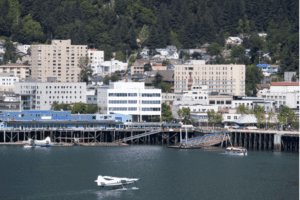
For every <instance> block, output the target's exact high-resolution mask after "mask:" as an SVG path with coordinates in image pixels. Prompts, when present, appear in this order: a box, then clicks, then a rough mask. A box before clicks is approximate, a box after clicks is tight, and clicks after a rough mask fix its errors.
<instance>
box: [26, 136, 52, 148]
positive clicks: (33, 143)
mask: <svg viewBox="0 0 300 200" xmlns="http://www.w3.org/2000/svg"><path fill="white" fill-rule="evenodd" d="M23 144H24V147H25V148H34V147H50V146H53V143H52V142H51V139H50V137H46V139H44V140H32V139H28V140H27V141H25V142H23Z"/></svg>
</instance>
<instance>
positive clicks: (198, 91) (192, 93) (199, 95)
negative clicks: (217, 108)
mask: <svg viewBox="0 0 300 200" xmlns="http://www.w3.org/2000/svg"><path fill="white" fill-rule="evenodd" d="M207 89H208V87H207V85H193V86H192V90H186V91H183V97H191V98H193V99H195V100H196V101H197V103H198V104H202V105H208V91H207Z"/></svg>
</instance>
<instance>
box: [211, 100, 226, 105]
mask: <svg viewBox="0 0 300 200" xmlns="http://www.w3.org/2000/svg"><path fill="white" fill-rule="evenodd" d="M225 102H226V104H227V105H231V101H225ZM209 104H221V105H224V101H215V100H210V101H209Z"/></svg>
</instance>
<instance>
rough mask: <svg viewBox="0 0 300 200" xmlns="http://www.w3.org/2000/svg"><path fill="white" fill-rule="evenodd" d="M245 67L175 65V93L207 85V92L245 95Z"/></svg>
mask: <svg viewBox="0 0 300 200" xmlns="http://www.w3.org/2000/svg"><path fill="white" fill-rule="evenodd" d="M245 77H246V70H245V65H201V64H193V65H175V76H174V82H175V88H174V92H175V93H182V92H183V91H184V90H191V88H192V86H193V85H207V86H208V88H207V90H208V92H223V93H228V94H231V95H236V96H244V95H245V80H246V78H245Z"/></svg>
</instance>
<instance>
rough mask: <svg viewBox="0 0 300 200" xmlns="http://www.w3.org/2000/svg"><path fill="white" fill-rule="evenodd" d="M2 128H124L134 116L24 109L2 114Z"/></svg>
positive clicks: (0, 125) (0, 116) (0, 118)
mask: <svg viewBox="0 0 300 200" xmlns="http://www.w3.org/2000/svg"><path fill="white" fill-rule="evenodd" d="M0 120H1V121H3V123H0V129H4V128H5V129H16V130H33V129H34V130H37V129H44V130H58V129H61V130H63V129H72V130H76V129H89V128H96V129H97V130H105V129H108V128H115V129H120V128H121V129H122V128H124V126H123V125H124V124H126V123H128V122H131V121H132V117H131V116H129V115H122V114H117V113H115V114H108V115H101V114H86V115H84V114H71V111H53V110H39V111H37V110H23V111H21V112H4V113H3V114H0Z"/></svg>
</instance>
